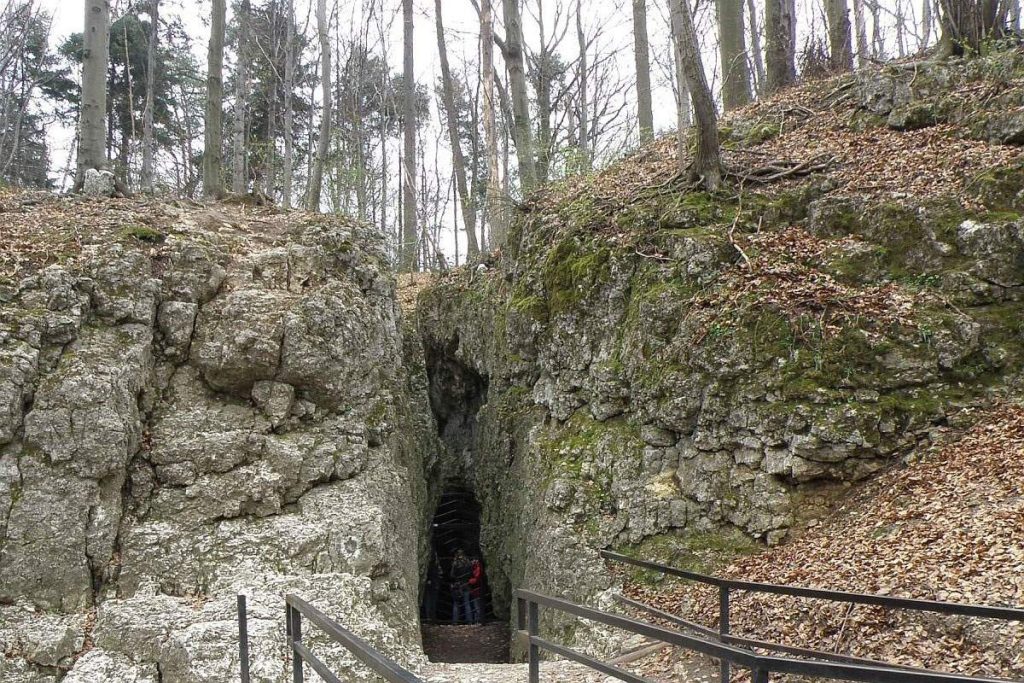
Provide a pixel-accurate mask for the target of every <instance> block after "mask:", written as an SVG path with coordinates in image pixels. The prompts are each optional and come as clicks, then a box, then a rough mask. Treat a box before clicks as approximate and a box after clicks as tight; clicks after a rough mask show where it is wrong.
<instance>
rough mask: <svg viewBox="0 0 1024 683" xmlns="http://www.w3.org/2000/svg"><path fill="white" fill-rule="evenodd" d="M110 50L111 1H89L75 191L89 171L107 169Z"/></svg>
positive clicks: (83, 60) (86, 15)
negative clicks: (106, 144) (108, 66)
mask: <svg viewBox="0 0 1024 683" xmlns="http://www.w3.org/2000/svg"><path fill="white" fill-rule="evenodd" d="M109 46H110V0H86V2H85V36H84V45H83V47H84V51H83V59H82V108H81V118H80V120H79V124H78V176H77V181H76V183H75V186H76V189H77V188H81V186H82V183H83V182H84V180H85V172H86V170H88V169H102V168H106V167H107V155H106V146H105V143H106V115H107V61H108V59H109V56H108V55H109Z"/></svg>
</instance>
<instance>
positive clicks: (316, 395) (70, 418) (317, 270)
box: [0, 197, 433, 682]
mask: <svg viewBox="0 0 1024 683" xmlns="http://www.w3.org/2000/svg"><path fill="white" fill-rule="evenodd" d="M37 202H38V200H33V201H31V202H27V203H25V204H23V205H20V204H18V198H17V197H12V198H10V199H9V203H8V204H7V205H6V206H5V208H6V209H7V211H6V212H5V214H4V217H5V225H7V226H8V233H9V234H10V232H12V231H13V232H14V233H15V234H14V237H18V236H19V234H23V235H25V238H26V241H27V242H32V243H36V242H37V241H38V239H42V238H39V236H38V235H36V236H33V235H31V234H26V233H27V232H28V231H29V230H30V228H31V226H33V225H36V224H38V223H39V222H41V221H47V222H49V225H48V226H47V228H48V232H47V234H51V233H54V232H56V233H60V232H61V231H60V230H58V228H59V227H60V224H61V223H62V222H66V223H68V225H67V226H66V228H65V229H66V230H69V231H77V232H78V234H79V235H84V238H85V239H84V241H85V244H84V245H79V244H78V243H77V242H76V243H74V244H67V243H63V242H62V243H61V244H59V245H55V246H53V249H54V250H55V252H56V253H43V254H41V255H40V254H38V253H35V254H33V253H31V252H29V253H28V255H27V256H25V257H24V259H22V261H19V262H16V263H15V265H14V266H11V264H8V266H10V267H11V268H12V272H13V269H14V268H15V267H17V268H20V270H18V271H17V272H15V274H16V275H18V276H19V278H18V280H17V282H12V286H10V287H9V288H8V289H7V290H6V292H5V294H4V297H3V302H2V305H0V650H2V651H3V653H4V655H5V656H4V657H3V658H0V678H3V680H5V681H26V682H27V681H50V680H58V679H60V680H64V681H100V680H133V681H158V680H163V681H225V680H231V679H232V678H234V677H236V676H237V672H238V655H237V625H236V622H235V594H236V593H245V594H246V595H247V596H248V600H249V608H250V614H249V624H250V632H251V636H252V645H251V646H252V654H253V676H254V680H260V681H278V680H282V679H283V678H284V677H285V675H286V671H285V667H286V661H285V655H286V653H285V650H284V648H283V647H282V644H283V617H282V614H283V611H282V610H283V602H282V596H283V595H284V594H285V593H287V592H292V591H294V592H296V593H299V594H301V595H303V597H305V598H306V599H307V600H309V601H311V602H312V603H314V604H316V605H317V606H318V607H320V608H321V609H324V610H325V611H327V612H329V613H331V614H333V615H335V616H338V617H339V618H342V619H343V620H344V621H346V622H347V623H348V624H349V625H351V626H352V627H353V628H356V629H357V630H358V631H359V632H360V633H361V634H362V635H364V636H366V637H368V638H369V639H370V640H371V641H372V642H375V643H376V644H378V645H380V646H382V647H386V649H387V650H388V651H389V652H390V653H391V654H393V655H394V656H396V657H399V658H401V659H404V660H406V661H416V660H417V658H418V657H419V656H420V655H418V651H419V648H418V643H419V633H418V629H417V628H416V611H417V593H418V590H417V589H418V580H419V579H418V562H417V560H418V556H419V550H420V535H421V534H420V526H421V524H422V523H424V521H425V519H426V515H427V512H428V510H427V507H428V501H427V500H426V497H427V491H426V485H425V483H424V482H425V480H426V477H425V475H424V471H423V467H424V465H423V458H424V456H425V455H429V454H430V453H431V448H432V447H431V444H432V443H433V441H432V439H433V425H432V422H431V420H430V416H429V413H428V412H427V411H426V409H425V406H426V398H425V393H424V387H425V378H423V377H420V378H419V379H417V377H415V376H413V374H411V373H410V371H408V370H407V367H408V366H409V364H406V363H405V362H404V361H403V341H402V340H403V336H402V331H401V329H400V324H401V323H400V313H399V310H398V306H397V302H396V299H395V294H394V284H393V281H392V277H391V275H390V274H389V271H388V269H387V266H386V257H385V255H384V253H383V251H382V249H383V245H382V243H381V242H380V241H379V240H378V239H377V237H376V236H375V235H374V234H373V233H372V232H370V231H367V230H364V229H362V228H359V227H358V226H356V225H353V224H350V223H347V222H345V221H341V220H335V219H327V218H319V217H295V216H292V217H284V216H281V215H278V214H274V213H272V212H260V213H253V212H247V211H245V210H244V209H237V208H233V207H221V208H215V209H209V210H201V209H198V208H195V207H189V206H183V207H174V206H162V207H154V206H151V205H145V204H133V203H130V202H115V203H113V204H90V203H87V202H78V201H74V200H52V199H47V200H43V203H42V205H41V206H40V205H39V204H38V203H37ZM76 222H78V224H77V225H75V224H76ZM19 231H21V233H19ZM36 238H38V239H36ZM90 242H91V244H90ZM11 243H12V244H19V243H18V242H17V240H16V239H12V241H11ZM44 251H45V249H44ZM54 260H59V261H61V262H62V263H63V265H50V266H48V267H45V268H42V269H38V268H36V267H35V266H36V265H42V264H45V262H47V261H54ZM32 271H35V272H32ZM313 638H314V640H313V642H314V648H316V647H317V645H316V643H317V640H316V636H315V635H314V636H313ZM321 651H322V652H324V653H326V656H327V658H328V660H329V661H331V662H332V664H333V665H334V666H336V667H337V668H338V669H339V670H340V671H342V672H343V673H347V675H348V676H350V678H351V680H362V678H361V676H362V674H361V673H358V672H356V671H354V670H352V669H350V668H349V664H350V662H348V661H347V660H346V658H345V657H344V656H343V655H342V654H340V653H339V652H337V651H332V650H330V649H327V648H322V649H321ZM65 674H66V675H65Z"/></svg>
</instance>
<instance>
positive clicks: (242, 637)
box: [238, 593, 249, 683]
mask: <svg viewBox="0 0 1024 683" xmlns="http://www.w3.org/2000/svg"><path fill="white" fill-rule="evenodd" d="M238 666H239V669H240V671H239V673H240V674H241V676H242V683H249V619H248V616H247V615H246V609H245V596H244V595H242V594H241V593H239V594H238Z"/></svg>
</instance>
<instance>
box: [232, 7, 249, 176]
mask: <svg viewBox="0 0 1024 683" xmlns="http://www.w3.org/2000/svg"><path fill="white" fill-rule="evenodd" d="M250 12H251V8H250V6H249V0H242V5H241V7H240V8H239V15H238V73H237V74H236V78H235V111H234V135H233V138H232V143H233V148H232V153H231V160H232V163H231V191H232V192H234V193H235V194H244V193H245V191H246V189H247V188H248V185H249V183H248V178H247V177H246V172H245V166H246V164H245V148H246V144H245V108H246V104H247V102H246V100H248V99H249V64H248V60H249V57H248V52H249V45H248V43H249V14H250Z"/></svg>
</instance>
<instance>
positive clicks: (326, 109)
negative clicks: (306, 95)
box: [306, 0, 332, 211]
mask: <svg viewBox="0 0 1024 683" xmlns="http://www.w3.org/2000/svg"><path fill="white" fill-rule="evenodd" d="M316 31H317V35H318V36H319V37H320V88H321V90H322V93H321V96H322V97H323V100H324V101H323V107H322V112H321V118H320V136H319V138H318V139H317V141H316V161H315V162H314V163H313V172H312V174H311V177H310V179H309V195H308V196H307V197H306V208H307V209H309V210H310V211H319V210H320V194H321V193H322V191H323V187H324V166H325V165H326V164H327V151H328V149H329V145H330V142H331V104H332V102H331V42H330V38H329V35H328V25H327V0H317V4H316Z"/></svg>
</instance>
